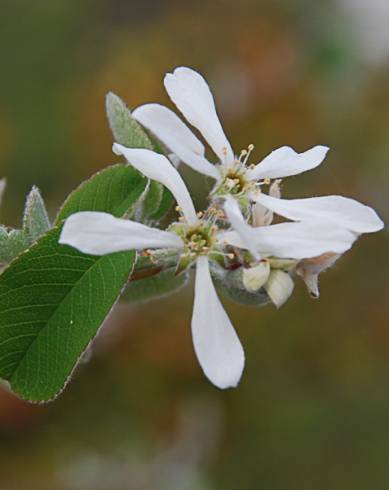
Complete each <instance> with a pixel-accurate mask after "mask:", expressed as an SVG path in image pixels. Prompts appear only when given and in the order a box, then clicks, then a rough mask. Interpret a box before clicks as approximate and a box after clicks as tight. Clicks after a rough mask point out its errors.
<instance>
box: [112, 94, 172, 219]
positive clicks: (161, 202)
mask: <svg viewBox="0 0 389 490" xmlns="http://www.w3.org/2000/svg"><path fill="white" fill-rule="evenodd" d="M106 112H107V117H108V122H109V126H110V128H111V131H112V135H113V138H114V140H115V141H116V142H117V143H120V144H121V145H124V146H127V147H128V148H146V149H148V150H154V151H157V152H158V153H161V149H160V147H159V144H158V143H157V142H156V141H155V140H154V138H152V137H149V136H148V134H147V133H146V132H145V131H144V129H143V128H142V126H141V125H140V124H139V123H138V122H137V121H135V119H133V118H132V116H131V111H130V110H129V109H128V108H127V106H126V104H125V103H124V102H123V101H122V99H121V98H120V97H118V96H117V95H116V94H114V93H112V92H109V93H108V94H107V96H106ZM172 205H173V198H172V195H171V194H170V192H169V191H168V190H167V189H166V188H165V187H163V186H162V184H160V183H159V182H155V181H152V182H150V186H149V189H148V191H147V193H146V196H145V199H144V201H143V203H142V208H143V209H142V217H143V218H145V219H146V220H147V221H158V220H160V219H161V218H163V217H164V215H165V214H166V213H167V212H168V211H169V209H170V208H171V207H172Z"/></svg>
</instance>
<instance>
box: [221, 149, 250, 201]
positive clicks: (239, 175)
mask: <svg viewBox="0 0 389 490" xmlns="http://www.w3.org/2000/svg"><path fill="white" fill-rule="evenodd" d="M253 149H254V145H249V147H248V149H247V150H242V151H241V152H240V155H239V158H237V159H236V160H235V162H234V164H233V165H232V166H231V167H229V168H227V169H225V167H223V166H222V167H220V171H221V174H222V179H221V182H220V184H219V185H218V186H217V187H216V189H214V191H213V192H212V193H213V195H219V196H221V195H225V194H232V195H234V196H242V195H244V194H245V193H246V192H247V191H248V190H250V189H252V187H253V182H252V181H250V180H249V179H248V178H247V170H248V160H249V157H250V154H251V152H252V151H253Z"/></svg>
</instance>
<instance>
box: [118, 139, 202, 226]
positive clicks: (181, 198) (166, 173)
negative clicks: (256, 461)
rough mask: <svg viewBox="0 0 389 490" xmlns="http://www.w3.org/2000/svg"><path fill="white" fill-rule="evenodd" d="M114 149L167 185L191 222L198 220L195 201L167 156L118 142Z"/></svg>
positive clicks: (147, 173)
mask: <svg viewBox="0 0 389 490" xmlns="http://www.w3.org/2000/svg"><path fill="white" fill-rule="evenodd" d="M112 149H113V152H114V153H116V155H124V157H125V158H126V160H127V161H128V163H130V165H132V166H133V167H135V168H136V169H137V170H139V172H141V173H142V174H144V175H145V176H146V177H148V178H149V179H153V180H157V181H158V182H160V183H161V184H163V185H164V186H165V187H167V188H168V189H169V190H170V192H171V193H172V194H173V196H174V197H175V199H176V201H177V203H178V205H179V206H180V207H181V209H182V212H183V214H184V216H185V218H186V219H187V221H188V222H189V223H195V222H196V221H197V216H196V211H195V208H194V205H193V201H192V198H191V197H190V194H189V192H188V189H187V187H186V185H185V182H184V181H183V180H182V177H181V175H180V174H179V173H178V171H177V170H176V169H175V168H174V167H173V165H172V164H171V163H170V162H169V160H168V159H167V158H166V157H165V156H163V155H160V154H159V153H155V152H154V151H151V150H145V149H140V148H126V147H125V146H122V145H119V144H118V143H114V145H113V148H112Z"/></svg>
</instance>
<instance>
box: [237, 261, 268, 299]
mask: <svg viewBox="0 0 389 490" xmlns="http://www.w3.org/2000/svg"><path fill="white" fill-rule="evenodd" d="M269 274H270V265H269V262H267V261H265V260H264V261H262V262H260V263H259V264H258V265H256V266H255V267H250V268H249V269H243V275H242V280H243V285H244V287H245V289H246V290H247V291H249V292H250V293H255V292H256V291H259V289H261V287H262V286H263V285H264V284H265V283H266V282H267V280H268V278H269Z"/></svg>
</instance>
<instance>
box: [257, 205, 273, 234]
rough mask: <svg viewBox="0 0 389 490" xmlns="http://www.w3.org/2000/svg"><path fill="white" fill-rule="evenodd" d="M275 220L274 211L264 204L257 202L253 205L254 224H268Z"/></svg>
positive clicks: (258, 225)
mask: <svg viewBox="0 0 389 490" xmlns="http://www.w3.org/2000/svg"><path fill="white" fill-rule="evenodd" d="M272 221H273V213H272V211H270V209H268V208H265V206H262V204H259V203H257V202H256V203H255V204H254V206H253V226H254V227H255V228H259V227H260V226H268V225H270V223H271V222H272Z"/></svg>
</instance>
